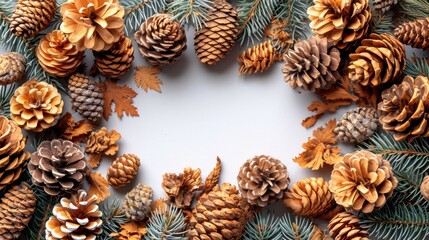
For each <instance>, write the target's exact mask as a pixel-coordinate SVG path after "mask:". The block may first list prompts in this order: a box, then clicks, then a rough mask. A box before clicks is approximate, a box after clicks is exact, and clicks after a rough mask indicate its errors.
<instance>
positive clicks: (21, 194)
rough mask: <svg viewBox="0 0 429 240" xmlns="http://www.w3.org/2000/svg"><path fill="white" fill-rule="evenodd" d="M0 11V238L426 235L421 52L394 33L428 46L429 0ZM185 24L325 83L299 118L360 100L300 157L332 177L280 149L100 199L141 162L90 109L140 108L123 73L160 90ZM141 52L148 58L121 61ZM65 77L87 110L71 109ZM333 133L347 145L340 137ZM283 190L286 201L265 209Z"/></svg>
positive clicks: (243, 58)
mask: <svg viewBox="0 0 429 240" xmlns="http://www.w3.org/2000/svg"><path fill="white" fill-rule="evenodd" d="M0 16H1V17H0V44H2V45H3V47H4V48H5V49H7V50H8V51H10V52H9V53H6V54H2V55H0V85H1V87H0V150H1V151H0V153H1V157H0V239H6V240H9V239H49V240H55V239H72V240H77V239H86V240H95V239H103V240H104V239H117V240H125V239H133V240H137V239H192V240H198V239H201V240H202V239H204V240H221V239H227V240H229V239H231V240H234V239H245V240H252V239H255V240H256V239H274V240H277V239H313V240H314V239H329V238H332V239H338V240H341V239H370V238H371V239H404V240H414V239H426V238H428V237H429V154H428V152H429V140H428V138H427V137H429V123H428V121H429V98H428V96H429V78H428V77H429V60H428V59H427V58H424V57H417V56H408V58H407V56H406V48H405V46H404V44H405V45H409V46H411V47H413V48H419V49H422V50H421V51H426V50H428V49H429V34H428V33H429V2H427V1H426V0H401V1H398V0H238V1H234V2H233V3H232V2H228V1H227V0H145V1H141V0H121V1H119V0H20V1H16V0H3V1H1V2H0ZM186 26H190V27H193V28H195V29H196V32H195V35H194V36H187V35H186V32H185V27H186ZM190 37H193V38H194V40H195V41H194V42H195V44H194V48H195V52H196V55H197V57H198V59H199V61H200V62H201V63H202V64H207V65H214V64H216V63H218V62H219V61H222V59H223V58H224V57H225V56H226V55H227V54H228V53H229V51H230V50H231V49H232V47H233V46H234V45H235V44H237V45H238V44H240V45H245V44H248V45H249V44H252V46H251V47H250V48H248V49H247V50H245V51H243V52H242V53H241V54H240V55H239V56H237V61H238V63H239V64H240V67H239V74H241V75H250V74H255V73H260V72H264V71H267V70H268V69H269V68H270V67H271V66H272V65H274V64H276V63H277V62H283V63H282V64H283V67H282V73H283V75H284V81H285V82H286V83H288V84H290V86H291V87H292V88H297V89H299V90H302V91H310V92H312V93H314V94H316V95H317V96H318V97H319V100H316V101H314V102H312V103H311V105H310V106H309V107H308V110H309V111H311V112H314V115H312V116H310V117H308V118H306V119H304V120H303V121H302V125H303V127H306V128H310V127H312V126H314V125H315V124H316V122H317V121H318V120H319V119H320V118H321V117H322V116H324V115H326V114H332V113H335V112H336V111H337V109H339V108H341V107H345V106H350V105H354V106H355V108H352V109H351V110H350V111H348V112H346V113H345V114H344V115H343V116H341V117H340V118H339V119H332V120H329V121H327V122H326V123H323V126H322V127H319V128H317V129H315V130H314V131H313V135H312V137H310V138H309V139H308V141H307V142H305V143H304V144H303V145H302V147H303V151H302V153H300V154H299V155H298V156H296V157H295V158H294V159H293V161H294V162H296V163H297V164H299V165H300V166H301V167H303V168H309V169H311V170H319V169H321V168H323V167H325V166H326V165H332V173H331V176H330V178H329V179H323V178H315V177H311V178H306V179H302V180H300V181H297V182H296V183H295V184H293V185H291V184H290V179H289V173H288V168H287V166H286V165H285V164H284V160H279V159H276V158H275V157H272V156H269V155H260V156H254V157H252V158H249V159H248V160H247V161H245V162H243V164H242V166H241V168H240V169H239V172H238V174H237V182H236V183H220V182H219V178H220V174H221V168H222V166H221V165H222V164H221V159H219V158H218V159H217V162H216V165H215V167H214V168H213V170H212V171H211V172H210V174H209V175H207V176H205V177H203V175H202V173H201V170H200V169H198V168H191V167H187V168H185V169H184V170H183V172H181V173H165V174H164V175H163V180H162V183H160V184H161V186H162V188H163V189H164V191H165V197H164V198H161V199H153V190H152V187H151V186H147V185H144V184H143V183H138V184H137V185H136V186H135V187H134V188H133V189H132V190H131V191H130V192H128V193H127V194H126V196H125V197H124V199H123V200H119V199H109V195H110V192H109V189H108V188H109V186H111V187H113V188H121V187H123V186H125V185H128V184H130V183H131V181H132V180H133V179H134V178H135V176H136V175H137V174H138V171H139V167H140V156H137V155H135V154H132V153H122V152H121V151H120V149H119V145H118V141H120V140H121V134H120V133H119V132H117V131H115V130H113V129H109V127H108V126H100V124H99V123H100V120H101V119H105V120H108V119H109V117H112V115H114V114H116V115H117V117H119V118H122V117H123V116H124V115H127V116H131V117H136V116H138V115H139V114H138V111H137V108H136V107H135V106H134V105H133V98H134V97H136V95H137V93H136V92H135V91H134V90H133V89H131V88H129V87H128V86H126V85H118V84H117V82H116V81H117V80H118V79H119V78H120V77H121V76H122V75H123V74H124V73H126V72H128V71H134V80H135V82H136V85H137V86H138V87H140V88H143V89H144V91H146V92H147V91H149V90H153V91H158V92H160V91H161V84H162V81H161V80H160V79H159V78H158V76H157V75H158V74H159V73H160V72H161V71H162V67H163V66H164V65H166V64H174V63H175V62H176V61H180V57H181V55H182V53H183V52H184V51H186V50H188V51H189V49H188V47H189V46H187V43H188V42H187V38H190ZM133 41H135V42H136V43H137V45H138V49H134V47H133V45H132V43H133ZM135 50H136V52H137V51H138V52H139V53H138V54H137V53H136V54H134V51H135ZM90 51H91V52H92V54H93V55H94V63H93V65H92V66H90V69H87V68H86V66H83V64H82V63H83V59H84V57H85V54H89V52H90ZM134 57H142V58H144V59H145V60H146V61H147V63H148V66H140V67H137V68H136V69H133V70H132V69H131V64H132V62H133V60H134ZM96 77H99V79H100V80H99V81H96V80H95V79H96ZM66 95H68V96H69V99H70V101H71V106H72V110H73V111H75V112H77V113H78V114H79V115H80V116H81V119H80V120H75V119H74V118H73V117H72V114H71V113H69V112H65V109H64V101H65V100H66V99H67V98H65V96H66ZM112 103H115V108H114V109H112ZM122 141H123V140H122ZM340 142H341V143H345V144H353V145H354V146H355V151H353V152H351V153H348V154H343V153H342V152H341V149H340V147H339V145H338V143H340ZM107 156H110V157H115V158H116V159H115V160H114V161H113V162H112V164H111V165H110V167H109V169H108V171H107V173H106V175H105V176H104V175H102V174H101V173H100V172H97V171H96V168H97V167H98V166H99V164H100V161H102V159H103V158H105V157H107ZM203 179H204V181H203ZM85 182H86V183H87V185H88V186H89V187H87V188H85V187H84V183H85ZM277 201H281V202H282V203H283V205H284V207H285V209H287V213H285V214H284V215H283V216H277V215H275V214H272V213H269V212H268V211H265V210H266V207H267V206H269V205H271V204H273V203H275V202H277ZM317 219H320V220H325V221H329V224H328V229H327V231H323V230H322V229H321V228H320V227H319V226H318V225H317V224H316V223H315V222H314V220H317Z"/></svg>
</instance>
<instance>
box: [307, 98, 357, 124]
mask: <svg viewBox="0 0 429 240" xmlns="http://www.w3.org/2000/svg"><path fill="white" fill-rule="evenodd" d="M352 103H353V101H351V100H347V99H344V100H334V101H313V102H312V103H311V104H310V105H309V106H308V107H307V109H308V110H309V111H312V112H315V113H316V114H315V115H313V116H310V117H308V118H306V119H304V120H303V121H302V122H301V125H302V126H304V127H306V128H310V127H312V126H314V124H316V122H317V120H319V119H320V118H321V117H322V116H323V115H324V114H325V113H328V112H331V113H334V112H335V111H337V109H338V108H340V107H344V106H348V105H350V104H352Z"/></svg>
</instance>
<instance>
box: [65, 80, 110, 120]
mask: <svg viewBox="0 0 429 240" xmlns="http://www.w3.org/2000/svg"><path fill="white" fill-rule="evenodd" d="M68 85H69V86H68V87H69V94H70V101H71V102H72V108H73V110H75V111H76V112H78V113H79V114H80V115H81V116H82V117H84V118H85V119H87V120H88V121H90V122H93V123H96V122H98V121H99V120H100V119H101V118H102V117H103V111H104V95H103V93H102V92H101V90H100V88H99V87H97V85H95V83H94V82H93V81H92V80H90V79H89V78H88V77H87V76H85V75H83V74H80V73H75V74H73V75H71V76H70V78H69V84H68Z"/></svg>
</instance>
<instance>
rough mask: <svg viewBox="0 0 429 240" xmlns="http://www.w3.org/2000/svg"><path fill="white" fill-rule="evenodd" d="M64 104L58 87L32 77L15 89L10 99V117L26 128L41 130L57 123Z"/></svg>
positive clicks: (35, 130) (34, 130)
mask: <svg viewBox="0 0 429 240" xmlns="http://www.w3.org/2000/svg"><path fill="white" fill-rule="evenodd" d="M63 106H64V102H63V100H62V99H61V94H60V93H59V92H58V89H57V88H56V87H54V86H53V85H51V84H49V83H47V82H37V80H36V79H32V80H29V81H27V82H26V83H24V84H23V85H22V86H20V87H19V88H17V89H16V90H15V93H14V95H13V96H12V98H11V100H10V118H11V119H12V120H14V121H15V122H16V123H18V125H19V126H20V127H23V128H24V129H25V130H30V131H33V132H41V131H43V130H45V129H48V128H50V127H51V126H53V125H55V124H56V123H57V120H58V118H59V117H60V115H61V113H62V112H63Z"/></svg>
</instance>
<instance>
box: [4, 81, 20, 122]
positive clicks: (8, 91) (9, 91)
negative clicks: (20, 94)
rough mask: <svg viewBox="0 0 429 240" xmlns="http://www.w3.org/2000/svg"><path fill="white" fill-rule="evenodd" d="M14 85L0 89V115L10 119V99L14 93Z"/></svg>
mask: <svg viewBox="0 0 429 240" xmlns="http://www.w3.org/2000/svg"><path fill="white" fill-rule="evenodd" d="M15 89H16V84H10V85H6V86H1V87H0V115H2V116H5V117H7V118H9V117H10V99H11V98H12V96H13V93H14V92H15Z"/></svg>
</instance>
